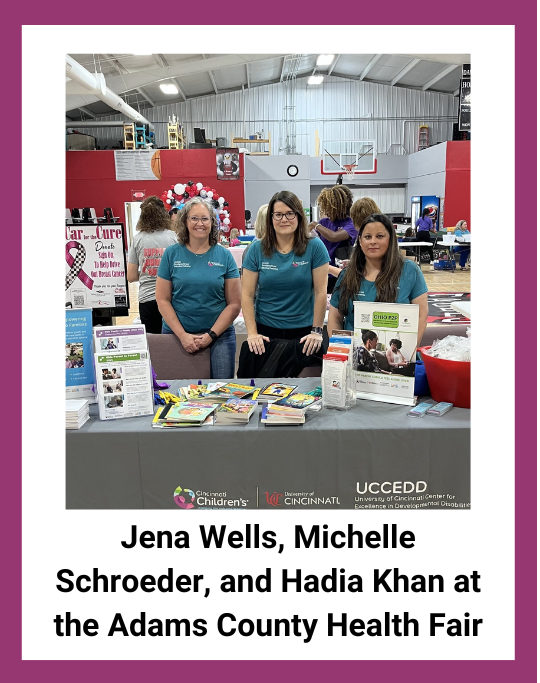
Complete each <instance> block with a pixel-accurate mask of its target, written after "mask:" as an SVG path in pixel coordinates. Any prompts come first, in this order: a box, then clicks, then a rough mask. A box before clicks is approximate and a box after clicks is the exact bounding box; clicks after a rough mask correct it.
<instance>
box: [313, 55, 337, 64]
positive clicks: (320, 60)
mask: <svg viewBox="0 0 540 683" xmlns="http://www.w3.org/2000/svg"><path fill="white" fill-rule="evenodd" d="M335 56H336V55H319V56H318V57H317V66H330V64H332V62H333V61H334V57H335Z"/></svg>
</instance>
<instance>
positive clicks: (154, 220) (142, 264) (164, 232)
mask: <svg viewBox="0 0 540 683" xmlns="http://www.w3.org/2000/svg"><path fill="white" fill-rule="evenodd" d="M173 227H174V223H173V222H172V216H171V218H169V215H168V213H167V210H166V209H165V204H164V203H163V202H162V201H161V199H159V197H148V198H147V199H145V200H144V202H143V203H142V204H141V216H140V218H139V221H138V223H137V233H136V235H135V237H134V238H133V242H132V243H131V247H130V250H129V253H128V269H127V277H128V282H137V281H138V282H139V315H140V318H141V323H142V324H143V325H144V326H145V327H146V331H147V332H149V333H151V334H161V327H162V324H163V320H162V317H161V313H160V312H159V309H158V305H157V302H156V278H157V271H158V267H159V264H160V261H161V257H162V255H163V252H164V251H165V249H166V248H167V247H169V246H170V245H171V244H175V242H176V233H175V232H173V229H172V228H173Z"/></svg>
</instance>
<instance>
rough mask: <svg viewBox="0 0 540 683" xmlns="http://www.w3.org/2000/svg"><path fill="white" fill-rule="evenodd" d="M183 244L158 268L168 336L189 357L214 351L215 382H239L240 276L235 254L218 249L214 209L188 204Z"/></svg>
mask: <svg viewBox="0 0 540 683" xmlns="http://www.w3.org/2000/svg"><path fill="white" fill-rule="evenodd" d="M176 230H177V232H178V244H174V245H172V246H170V247H168V248H167V249H166V250H165V253H164V254H163V257H162V259H161V263H160V266H159V269H158V274H157V275H158V277H157V285H156V299H157V302H158V306H159V310H160V312H161V315H162V316H163V334H175V335H176V336H177V337H178V339H180V341H181V342H182V346H183V347H184V348H185V350H186V351H187V352H188V353H196V352H197V351H200V350H201V349H204V348H206V347H208V346H209V347H210V366H211V377H212V378H213V379H218V378H219V379H231V378H233V377H234V366H235V355H236V336H235V332H234V327H233V324H232V323H233V321H234V319H235V318H236V316H237V315H238V313H239V312H240V275H239V273H238V268H237V267H236V264H235V262H234V259H233V257H232V255H231V253H230V252H229V251H228V250H227V249H224V248H223V247H222V246H220V245H219V244H218V229H217V221H216V217H215V214H214V209H213V206H212V204H211V203H210V202H209V201H208V200H206V199H202V198H201V197H194V198H193V199H190V201H188V202H186V205H185V206H184V208H183V209H182V210H181V211H180V213H179V214H178V218H177V222H176Z"/></svg>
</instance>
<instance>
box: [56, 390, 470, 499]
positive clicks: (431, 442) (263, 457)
mask: <svg viewBox="0 0 540 683" xmlns="http://www.w3.org/2000/svg"><path fill="white" fill-rule="evenodd" d="M270 381H272V380H270V379H268V380H256V384H257V385H258V386H262V385H263V384H265V383H267V382H270ZM284 381H286V382H289V383H290V382H294V383H297V384H298V385H299V389H300V390H304V391H309V390H311V389H313V388H315V387H316V386H317V385H318V384H319V383H320V380H319V379H318V378H302V379H297V380H284ZM187 383H188V382H187V381H174V382H172V386H171V389H170V390H169V391H171V392H172V393H174V394H177V392H178V387H179V386H181V385H185V384H187ZM407 411H408V407H406V406H398V405H391V404H386V403H378V402H374V401H362V400H359V401H358V402H357V405H356V407H355V408H353V409H352V410H350V411H348V412H339V411H335V410H326V409H323V410H321V411H320V412H311V411H308V413H307V416H306V423H305V424H304V425H302V426H274V427H266V426H264V424H262V423H261V422H260V413H261V409H260V408H256V410H255V413H254V414H253V415H252V417H251V419H250V421H249V423H248V424H247V425H245V426H239V427H235V426H221V425H219V426H216V425H213V426H207V427H193V428H187V429H175V430H165V429H155V428H152V426H151V422H152V417H151V416H147V417H138V418H129V419H125V420H111V421H108V422H102V421H100V420H99V418H98V417H97V405H93V406H91V408H90V414H91V418H90V420H89V421H88V422H87V423H86V424H85V425H84V426H83V427H82V428H81V429H80V430H71V431H70V430H68V431H66V442H67V444H66V507H67V508H68V509H141V508H144V509H177V510H178V509H179V508H178V506H177V504H176V503H175V500H174V492H175V489H176V488H177V487H179V486H180V487H182V488H183V489H188V490H189V491H190V492H193V505H194V507H195V508H212V507H215V508H218V509H222V508H226V509H255V508H257V507H258V508H266V509H276V510H287V509H289V510H290V509H298V510H303V509H308V508H312V509H317V508H333V509H342V510H343V509H349V510H350V509H389V508H390V509H391V506H394V509H401V507H402V506H403V507H405V508H410V507H413V508H415V507H420V508H421V509H428V510H429V509H434V508H435V509H445V510H451V509H467V508H469V507H470V411H469V410H464V409H460V408H453V409H452V410H450V412H449V413H447V414H446V415H444V416H443V417H431V416H426V417H423V418H418V419H415V418H410V417H407ZM381 489H382V491H383V492H381ZM186 496H188V499H190V498H191V493H189V494H187V493H186Z"/></svg>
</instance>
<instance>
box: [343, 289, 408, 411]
mask: <svg viewBox="0 0 540 683" xmlns="http://www.w3.org/2000/svg"><path fill="white" fill-rule="evenodd" d="M417 335H418V305H417V304H387V303H383V302H378V301H377V302H367V301H366V302H364V301H355V302H354V351H353V373H354V377H355V379H356V392H357V393H356V397H357V398H369V399H371V400H372V401H385V402H387V403H401V404H405V405H414V403H415V398H414V369H415V363H416V342H417Z"/></svg>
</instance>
